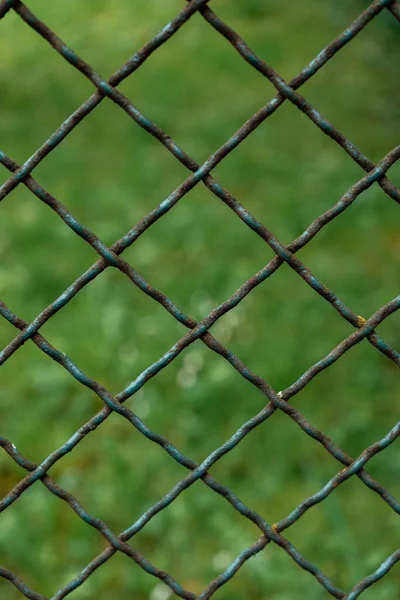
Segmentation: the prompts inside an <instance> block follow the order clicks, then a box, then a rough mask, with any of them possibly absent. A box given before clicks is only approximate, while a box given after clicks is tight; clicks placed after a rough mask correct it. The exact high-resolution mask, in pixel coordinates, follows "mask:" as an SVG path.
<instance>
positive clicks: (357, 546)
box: [287, 461, 397, 588]
mask: <svg viewBox="0 0 400 600" xmlns="http://www.w3.org/2000/svg"><path fill="white" fill-rule="evenodd" d="M371 464H373V461H372V463H371ZM369 470H370V468H369V467H368V471H369ZM318 487H319V486H318V485H315V486H314V490H316V489H317V488H318ZM293 504H294V503H293ZM361 507H362V508H361ZM365 514H368V525H367V526H366V525H365ZM394 526H395V527H396V528H397V520H396V518H395V517H394V515H393V511H392V510H391V509H390V508H389V507H388V506H387V505H386V504H385V503H384V502H382V500H381V499H380V498H379V497H378V496H377V495H376V494H371V493H370V494H365V486H364V484H363V483H362V482H361V481H360V480H359V479H358V478H357V477H354V478H351V479H350V480H349V481H346V482H344V483H343V484H342V485H341V486H339V487H338V489H337V490H335V492H334V493H333V494H331V496H329V498H327V499H326V500H325V501H324V502H322V503H320V504H317V505H316V506H314V507H313V508H311V509H310V510H309V511H308V512H307V513H305V514H304V515H303V516H302V518H301V519H300V520H299V521H298V522H297V523H296V524H295V525H293V527H292V528H291V529H290V533H289V532H288V534H287V535H288V538H289V539H290V541H291V542H293V543H294V544H295V546H296V547H298V548H299V550H301V552H303V553H304V554H305V555H306V556H308V557H309V558H310V560H312V561H313V562H318V564H319V565H320V567H321V569H322V570H323V571H324V573H326V574H327V575H328V577H331V578H332V579H333V580H334V581H337V582H338V585H340V586H341V587H343V588H348V587H351V585H352V584H353V582H354V581H359V580H360V579H362V578H363V577H365V576H366V575H368V574H369V573H370V572H371V571H373V570H375V569H376V568H377V567H379V565H380V564H381V563H382V562H383V561H384V560H385V559H386V557H387V556H388V555H390V554H391V553H392V552H394V551H395V550H396V540H395V539H394V536H392V535H391V531H392V528H393V527H394ZM342 530H346V536H345V537H343V536H342V535H341V531H342Z"/></svg>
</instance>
